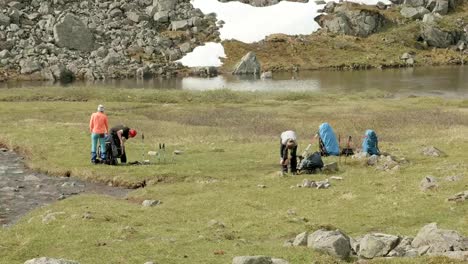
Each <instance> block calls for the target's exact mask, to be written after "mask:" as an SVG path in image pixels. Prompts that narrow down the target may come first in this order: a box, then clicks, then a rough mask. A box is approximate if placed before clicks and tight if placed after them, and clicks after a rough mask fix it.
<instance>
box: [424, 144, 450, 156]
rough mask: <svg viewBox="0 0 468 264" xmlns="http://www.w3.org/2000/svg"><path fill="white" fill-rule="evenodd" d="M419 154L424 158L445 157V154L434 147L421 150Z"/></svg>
mask: <svg viewBox="0 0 468 264" xmlns="http://www.w3.org/2000/svg"><path fill="white" fill-rule="evenodd" d="M421 154H423V155H424V156H429V157H443V156H446V154H445V153H444V152H443V151H441V150H440V149H438V148H436V147H433V146H429V147H425V148H423V149H422V150H421Z"/></svg>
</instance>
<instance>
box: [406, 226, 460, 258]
mask: <svg viewBox="0 0 468 264" xmlns="http://www.w3.org/2000/svg"><path fill="white" fill-rule="evenodd" d="M411 246H412V247H414V248H422V247H428V248H427V251H426V252H427V253H443V252H447V251H464V250H468V245H466V243H465V242H464V238H463V236H461V235H460V234H459V233H458V232H456V231H454V230H445V229H439V228H438V227H437V223H431V224H428V225H426V226H424V227H423V228H422V229H421V230H420V231H419V232H418V234H417V235H416V237H415V238H414V240H413V242H412V243H411Z"/></svg>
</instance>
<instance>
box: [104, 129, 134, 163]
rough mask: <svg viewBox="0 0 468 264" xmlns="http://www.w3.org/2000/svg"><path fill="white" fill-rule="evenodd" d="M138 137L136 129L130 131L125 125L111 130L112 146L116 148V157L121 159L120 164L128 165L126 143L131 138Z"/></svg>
mask: <svg viewBox="0 0 468 264" xmlns="http://www.w3.org/2000/svg"><path fill="white" fill-rule="evenodd" d="M136 135H137V131H136V130H134V129H130V128H129V127H127V126H124V125H118V126H115V127H113V128H111V130H110V140H111V144H112V145H114V146H115V151H114V148H113V152H116V153H113V155H114V156H117V157H119V158H120V162H121V163H122V164H125V163H127V154H126V153H127V152H126V150H125V141H127V140H128V139H129V138H133V137H135V136H136Z"/></svg>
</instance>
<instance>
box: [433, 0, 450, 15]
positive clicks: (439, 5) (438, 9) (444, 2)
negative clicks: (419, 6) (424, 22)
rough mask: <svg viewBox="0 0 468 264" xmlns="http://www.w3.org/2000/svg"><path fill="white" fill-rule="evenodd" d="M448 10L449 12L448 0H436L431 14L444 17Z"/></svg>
mask: <svg viewBox="0 0 468 264" xmlns="http://www.w3.org/2000/svg"><path fill="white" fill-rule="evenodd" d="M448 10H449V2H448V0H436V4H435V7H434V9H433V10H432V12H433V13H438V14H441V15H446V14H447V13H448Z"/></svg>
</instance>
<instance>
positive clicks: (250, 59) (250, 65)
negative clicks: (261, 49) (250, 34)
mask: <svg viewBox="0 0 468 264" xmlns="http://www.w3.org/2000/svg"><path fill="white" fill-rule="evenodd" d="M260 72H261V66H260V62H259V61H258V60H257V56H256V55H255V52H253V51H251V52H249V53H247V54H246V55H245V56H244V57H242V59H241V60H240V61H239V63H237V65H236V67H235V68H234V71H233V72H232V74H235V75H244V74H250V75H259V74H260Z"/></svg>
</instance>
